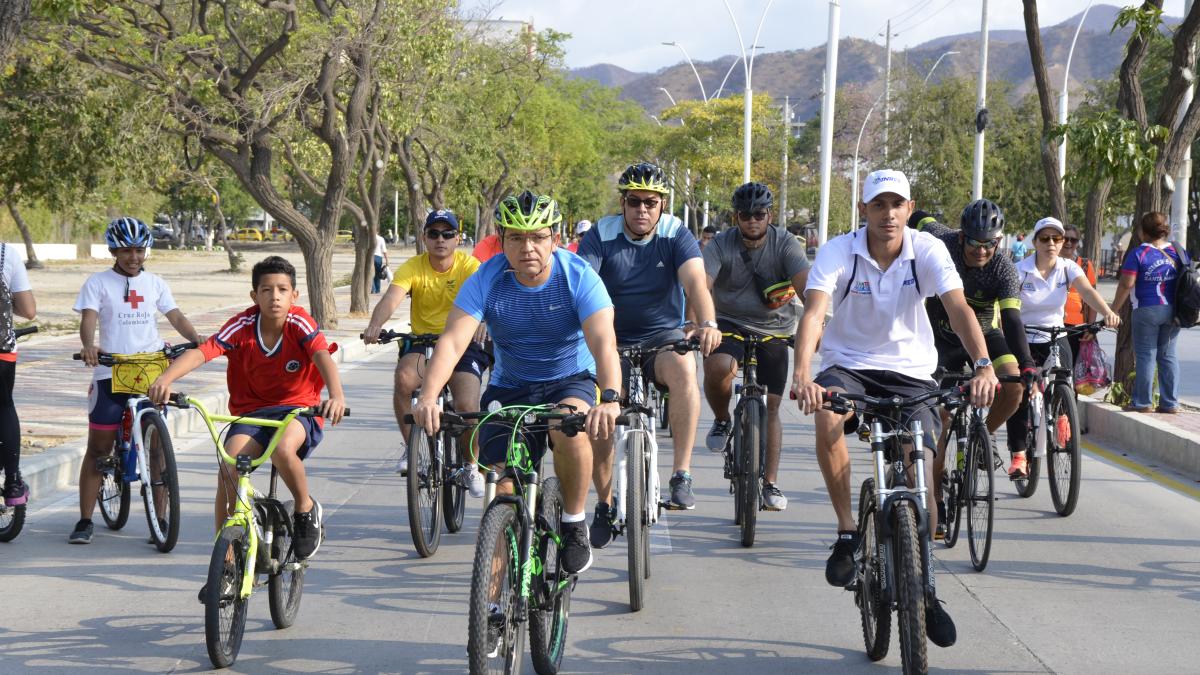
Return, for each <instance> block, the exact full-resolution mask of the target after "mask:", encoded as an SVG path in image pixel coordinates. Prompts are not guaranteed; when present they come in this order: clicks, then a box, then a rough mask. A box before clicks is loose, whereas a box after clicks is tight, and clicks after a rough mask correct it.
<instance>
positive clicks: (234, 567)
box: [204, 525, 250, 668]
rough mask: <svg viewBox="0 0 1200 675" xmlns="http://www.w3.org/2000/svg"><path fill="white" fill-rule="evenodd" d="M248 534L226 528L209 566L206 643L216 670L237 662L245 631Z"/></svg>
mask: <svg viewBox="0 0 1200 675" xmlns="http://www.w3.org/2000/svg"><path fill="white" fill-rule="evenodd" d="M246 546H247V541H246V531H245V530H244V529H243V528H242V527H241V526H238V525H234V526H230V527H226V528H225V529H223V530H221V534H220V535H219V536H218V537H217V543H216V545H215V546H213V552H212V558H211V559H210V560H209V563H208V583H207V585H205V587H204V642H205V644H206V645H207V646H208V658H209V660H210V661H212V664H213V667H215V668H228V667H229V666H231V665H233V662H234V661H237V656H238V650H240V649H241V647H242V634H243V633H244V632H245V630H246V605H247V603H248V601H249V600H250V598H249V596H247V597H245V598H243V597H242V578H243V576H244V574H245V571H246Z"/></svg>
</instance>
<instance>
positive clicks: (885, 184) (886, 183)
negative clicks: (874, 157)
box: [862, 169, 912, 204]
mask: <svg viewBox="0 0 1200 675" xmlns="http://www.w3.org/2000/svg"><path fill="white" fill-rule="evenodd" d="M884 192H891V193H893V194H897V195H900V196H901V197H904V198H905V199H912V193H911V192H910V191H909V187H908V177H907V176H905V175H904V174H903V173H902V172H900V171H896V170H895V169H880V170H879V171H872V172H871V173H869V174H867V181H866V183H864V184H863V196H862V200H863V203H864V204H865V203H867V202H869V201H871V200H872V199H875V197H877V196H879V195H881V194H883V193H884Z"/></svg>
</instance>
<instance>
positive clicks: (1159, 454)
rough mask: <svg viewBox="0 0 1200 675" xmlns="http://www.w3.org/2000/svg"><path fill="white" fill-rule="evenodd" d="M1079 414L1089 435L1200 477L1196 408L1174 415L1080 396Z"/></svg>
mask: <svg viewBox="0 0 1200 675" xmlns="http://www.w3.org/2000/svg"><path fill="white" fill-rule="evenodd" d="M1189 405H1190V404H1189ZM1079 413H1080V418H1081V419H1080V423H1081V424H1082V426H1083V428H1084V429H1086V430H1087V433H1089V434H1090V435H1092V436H1097V437H1100V438H1103V439H1105V441H1107V442H1108V443H1109V444H1111V445H1113V446H1114V447H1116V448H1119V449H1121V450H1126V451H1128V452H1130V453H1132V454H1135V455H1138V456H1139V457H1141V458H1143V459H1146V460H1149V461H1150V462H1153V463H1158V464H1163V465H1166V466H1169V467H1171V468H1172V469H1175V470H1176V471H1179V472H1181V473H1183V474H1184V475H1185V476H1187V477H1189V478H1191V479H1193V480H1200V411H1198V410H1197V409H1196V408H1189V407H1184V408H1183V409H1182V410H1181V411H1180V412H1179V414H1177V415H1161V414H1158V413H1133V412H1123V411H1122V410H1121V408H1120V407H1118V406H1115V405H1111V404H1108V403H1104V402H1102V401H1098V400H1096V399H1094V398H1091V397H1088V396H1080V397H1079Z"/></svg>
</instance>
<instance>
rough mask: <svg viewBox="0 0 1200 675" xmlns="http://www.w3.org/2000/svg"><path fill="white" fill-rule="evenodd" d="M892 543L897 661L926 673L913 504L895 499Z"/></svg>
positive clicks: (922, 577)
mask: <svg viewBox="0 0 1200 675" xmlns="http://www.w3.org/2000/svg"><path fill="white" fill-rule="evenodd" d="M892 514H893V516H894V517H895V519H896V522H895V528H896V529H895V534H894V536H893V538H892V543H893V546H894V548H895V558H896V605H897V607H896V610H897V615H898V617H899V618H898V621H899V629H900V631H899V632H900V663H901V665H902V666H903V668H904V672H905V673H925V672H927V671H928V670H929V660H928V654H927V653H926V652H927V645H926V641H925V638H926V633H925V629H926V626H925V583H924V580H925V574H924V573H923V572H922V569H921V567H922V566H921V540H920V537H919V535H918V534H917V512H916V506H915V505H914V504H913V503H912V502H910V501H907V500H903V501H898V502H896V507H895V508H894V509H893V510H892Z"/></svg>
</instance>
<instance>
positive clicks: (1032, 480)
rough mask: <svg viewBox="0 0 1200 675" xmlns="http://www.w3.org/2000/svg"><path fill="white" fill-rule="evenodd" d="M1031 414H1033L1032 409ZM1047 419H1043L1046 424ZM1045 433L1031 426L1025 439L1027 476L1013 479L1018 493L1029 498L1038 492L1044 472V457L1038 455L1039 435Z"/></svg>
mask: <svg viewBox="0 0 1200 675" xmlns="http://www.w3.org/2000/svg"><path fill="white" fill-rule="evenodd" d="M1030 416H1031V417H1032V416H1033V412H1032V410H1031V411H1030ZM1045 423H1046V420H1042V424H1045ZM1040 433H1044V430H1042V429H1038V428H1036V427H1031V428H1030V430H1029V434H1028V435H1027V438H1026V439H1025V477H1024V478H1021V479H1019V480H1016V481H1013V482H1014V483H1015V484H1016V488H1017V494H1018V495H1020V496H1022V497H1024V498H1026V499H1028V498H1030V497H1032V496H1033V493H1035V492H1037V487H1038V480H1039V478H1040V477H1041V474H1042V458H1041V457H1038V456H1037V450H1036V448H1037V435H1038V434H1040Z"/></svg>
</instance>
